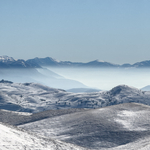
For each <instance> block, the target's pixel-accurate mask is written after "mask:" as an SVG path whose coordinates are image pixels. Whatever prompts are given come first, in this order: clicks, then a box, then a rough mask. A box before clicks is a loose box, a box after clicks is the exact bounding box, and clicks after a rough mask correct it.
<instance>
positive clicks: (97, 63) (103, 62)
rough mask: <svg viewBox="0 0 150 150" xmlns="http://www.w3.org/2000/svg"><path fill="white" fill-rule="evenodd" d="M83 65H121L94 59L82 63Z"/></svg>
mask: <svg viewBox="0 0 150 150" xmlns="http://www.w3.org/2000/svg"><path fill="white" fill-rule="evenodd" d="M81 66H82V67H119V65H117V64H112V63H109V62H105V61H100V60H94V61H91V62H88V63H84V64H82V65H81Z"/></svg>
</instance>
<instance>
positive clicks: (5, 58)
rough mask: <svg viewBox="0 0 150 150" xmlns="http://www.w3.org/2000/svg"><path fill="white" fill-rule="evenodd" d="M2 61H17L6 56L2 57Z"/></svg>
mask: <svg viewBox="0 0 150 150" xmlns="http://www.w3.org/2000/svg"><path fill="white" fill-rule="evenodd" d="M0 61H1V62H8V61H9V62H10V61H11V62H14V61H15V59H14V58H13V57H9V56H6V55H4V56H0Z"/></svg>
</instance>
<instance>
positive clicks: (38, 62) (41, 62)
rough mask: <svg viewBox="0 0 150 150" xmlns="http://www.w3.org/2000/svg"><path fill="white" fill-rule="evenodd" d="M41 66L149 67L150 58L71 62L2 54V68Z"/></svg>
mask: <svg viewBox="0 0 150 150" xmlns="http://www.w3.org/2000/svg"><path fill="white" fill-rule="evenodd" d="M41 66H52V67H107V68H111V67H113V68H114V67H116V68H118V67H119V68H131V67H134V68H149V67H150V60H146V61H142V62H137V63H134V64H132V65H131V64H129V63H126V64H123V65H119V64H113V63H110V62H106V61H101V60H94V61H90V62H87V63H82V62H71V61H59V60H57V59H54V58H51V57H45V58H38V57H36V58H33V59H28V60H26V61H25V60H23V59H17V60H16V59H14V58H12V57H8V56H0V68H41Z"/></svg>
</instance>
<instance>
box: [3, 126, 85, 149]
mask: <svg viewBox="0 0 150 150" xmlns="http://www.w3.org/2000/svg"><path fill="white" fill-rule="evenodd" d="M0 134H1V135H0V149H1V150H66V149H67V150H83V148H80V147H78V146H74V145H72V144H67V143H64V142H61V141H58V140H52V139H49V140H46V139H44V138H40V137H36V136H35V135H33V134H32V135H31V134H29V133H26V132H24V131H21V130H18V129H15V128H13V127H8V126H6V125H3V124H0Z"/></svg>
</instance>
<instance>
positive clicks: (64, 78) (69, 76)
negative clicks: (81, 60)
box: [0, 67, 150, 90]
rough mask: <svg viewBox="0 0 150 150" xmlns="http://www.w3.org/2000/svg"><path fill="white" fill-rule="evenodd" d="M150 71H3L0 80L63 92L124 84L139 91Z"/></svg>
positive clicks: (146, 82)
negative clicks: (35, 84) (42, 85)
mask: <svg viewBox="0 0 150 150" xmlns="http://www.w3.org/2000/svg"><path fill="white" fill-rule="evenodd" d="M149 76H150V70H149V69H137V68H126V69H125V68H59V67H47V68H46V67H44V68H39V69H1V74H0V78H1V79H4V80H9V81H12V82H18V83H24V82H35V83H41V84H44V85H47V86H49V87H54V88H60V89H65V90H68V89H72V88H95V89H100V90H110V89H112V88H113V87H115V86H117V85H121V84H126V85H129V86H133V87H136V88H139V89H141V88H143V87H145V86H147V85H150V80H149Z"/></svg>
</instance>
